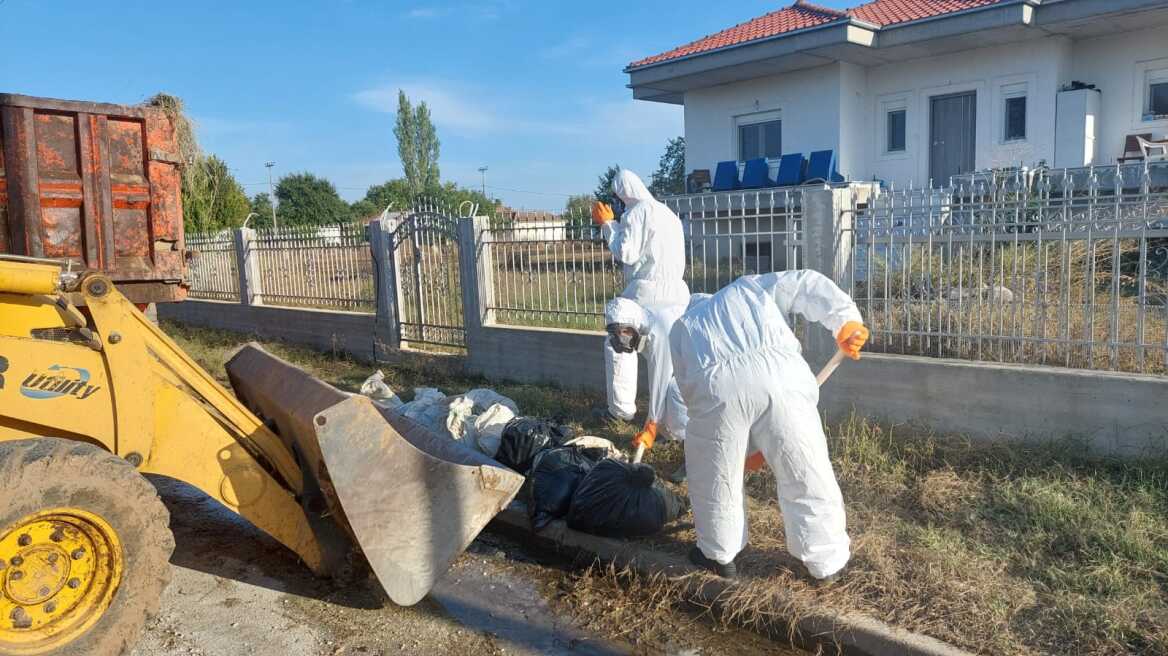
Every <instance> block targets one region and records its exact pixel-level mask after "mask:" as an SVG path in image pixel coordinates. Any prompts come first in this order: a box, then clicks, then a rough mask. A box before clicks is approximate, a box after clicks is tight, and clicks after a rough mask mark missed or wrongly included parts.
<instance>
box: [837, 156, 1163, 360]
mask: <svg viewBox="0 0 1168 656" xmlns="http://www.w3.org/2000/svg"><path fill="white" fill-rule="evenodd" d="M955 182H956V186H953V187H948V188H942V189H906V190H896V191H884V192H882V193H881V194H880V195H879V196H878V197H876V198H875V199H874V200H872V202H871V203H870V204H869V205H867V206H857V207H855V208H854V210H853V212H854V221H853V225H852V227H851V228H850V230H848V231H847V234H846V235H845V240H844V243H845V244H847V245H850V247H851V249H852V250H851V256H850V267H849V268H848V270H847V271H846V272H845V273H844V275H843V278H844V280H841V283H842V284H844V286H845V287H846V288H848V290H849V291H850V292H851V294H852V296H853V298H855V300H856V302H857V304H858V305H859V306H860V309H861V311H862V312H863V313H864V316H865V318H866V320H867V321H868V323H869V324H870V326H871V328H872V341H871V346H870V348H872V349H874V350H878V351H883V352H888V353H905V354H915V355H932V356H938V357H955V358H965V359H972V360H985V361H997V362H1015V363H1033V364H1054V365H1062V366H1068V367H1081V368H1091V369H1110V370H1115V371H1126V372H1141V373H1160V374H1163V373H1168V163H1165V164H1163V165H1159V164H1153V165H1139V166H1131V167H1118V168H1117V167H1106V168H1096V169H1075V170H1038V171H1013V172H1007V173H996V174H993V173H991V174H981V175H978V176H971V177H967V178H965V179H956V180H955ZM845 224H846V222H845Z"/></svg>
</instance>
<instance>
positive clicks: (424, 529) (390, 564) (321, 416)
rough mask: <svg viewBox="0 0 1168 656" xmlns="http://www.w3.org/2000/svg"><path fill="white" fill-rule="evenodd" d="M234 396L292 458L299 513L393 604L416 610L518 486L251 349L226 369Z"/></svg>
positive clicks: (495, 469) (409, 424)
mask: <svg viewBox="0 0 1168 656" xmlns="http://www.w3.org/2000/svg"><path fill="white" fill-rule="evenodd" d="M227 373H228V376H229V377H230V379H231V384H232V386H233V387H234V388H235V392H236V395H237V396H239V398H240V400H242V401H243V402H244V404H246V405H247V406H248V407H249V408H251V409H252V411H253V412H255V413H256V414H257V415H259V416H260V417H261V418H262V419H264V421H265V422H266V423H267V424H268V425H269V426H270V427H272V428H273V429H274V430H275V431H276V432H277V433H279V435H280V436H281V438H282V439H283V440H285V441H286V443H288V445H289V447H290V448H292V450H293V451H294V452H295V453H296V454H297V457H298V458H299V460H300V463H301V468H302V469H303V470H304V474H305V479H306V484H305V486H306V490H305V494H304V496H305V508H306V510H308V511H309V514H310V515H313V514H316V515H317V516H318V517H323V516H328V517H329V518H330V519H331V521H333V522H336V523H337V524H338V525H339V526H340V527H341V528H342V530H343V531H344V532H345V533H347V534H348V536H349V537H350V538H351V539H352V541H353V542H354V543H355V544H356V545H358V546H359V548H360V551H361V553H362V554H363V555H364V557H365V560H366V561H367V562H368V564H369V566H370V568H371V569H372V570H373V573H374V574H375V575H376V576H377V579H378V580H379V581H380V582H381V585H382V587H383V588H384V589H385V592H386V594H388V595H389V598H390V599H392V600H393V601H394V603H396V604H399V605H402V606H409V605H412V604H414V603H417V602H418V601H419V600H421V599H422V598H423V597H425V596H426V594H427V593H428V592H429V591H430V588H431V587H432V586H433V585H434V583H435V582H436V581H437V580H438V578H439V577H441V576H442V574H443V573H445V572H446V570H447V569H448V568H449V566H450V564H451V563H452V562H453V561H454V559H455V558H457V557H458V555H459V554H460V553H462V551H463V550H464V549H466V547H467V546H468V545H469V544H470V543H471V541H472V540H474V538H475V536H477V535H478V533H479V532H480V531H481V530H482V529H483V527H484V526H486V524H487V522H489V521H490V520H491V519H492V518H493V517H494V516H495V515H496V514H497V513H498V512H499V511H501V510H502V509H503V508H505V507H506V506H507V504H508V503H510V502H511V499H513V498H514V497H515V495H516V494H517V493H518V492H519V488H520V486H521V485H522V484H523V477H522V476H521V475H519V474H517V473H515V472H513V471H511V470H510V469H507V468H506V467H504V466H503V465H500V464H499V463H497V462H495V461H494V460H491V459H490V458H488V457H486V456H485V455H483V454H481V453H479V452H477V451H472V450H470V449H467V448H465V447H462V446H460V445H458V444H455V443H454V442H453V441H452V440H450V439H448V438H445V437H443V436H439V435H436V434H434V433H432V432H431V431H430V430H429V429H427V428H425V427H424V426H422V425H420V424H417V423H415V422H413V421H412V420H410V419H408V418H406V417H404V416H402V415H398V414H396V413H394V412H393V411H392V410H388V409H384V408H380V407H378V406H377V405H375V404H374V403H373V402H372V401H370V400H369V399H367V398H365V397H363V396H354V395H350V394H347V393H345V392H342V391H341V390H338V389H336V388H334V387H332V386H331V385H328V384H327V383H325V382H323V381H321V380H319V379H317V378H315V377H313V376H311V375H309V374H307V373H305V372H304V371H302V370H301V369H299V368H298V367H295V366H293V365H291V364H289V363H288V362H285V361H284V360H281V359H280V358H277V357H275V356H273V355H271V354H269V353H267V352H265V351H264V350H263V349H262V348H260V347H259V346H258V345H255V344H249V345H247V346H244V347H242V348H241V349H240V350H239V351H238V352H237V353H236V354H235V355H234V356H233V357H232V358H231V360H230V361H229V362H228V363H227Z"/></svg>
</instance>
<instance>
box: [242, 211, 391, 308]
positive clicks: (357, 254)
mask: <svg viewBox="0 0 1168 656" xmlns="http://www.w3.org/2000/svg"><path fill="white" fill-rule="evenodd" d="M251 248H252V250H253V252H254V254H255V256H256V263H257V264H256V266H257V270H258V274H259V281H260V283H259V289H260V290H261V293H262V295H263V299H264V302H265V303H267V304H269V305H288V306H299V307H314V308H331V309H337V310H352V311H357V312H374V311H375V310H376V290H375V279H374V274H373V257H372V253H371V252H370V250H369V241H368V238H367V236H366V234H365V226H364V225H362V224H343V225H333V226H296V227H287V228H280V229H279V230H267V231H256V235H255V239H254V240H253V241H252V244H251Z"/></svg>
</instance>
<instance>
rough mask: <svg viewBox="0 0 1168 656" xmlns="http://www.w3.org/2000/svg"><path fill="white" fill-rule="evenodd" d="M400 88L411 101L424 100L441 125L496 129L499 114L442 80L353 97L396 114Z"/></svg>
mask: <svg viewBox="0 0 1168 656" xmlns="http://www.w3.org/2000/svg"><path fill="white" fill-rule="evenodd" d="M398 89H401V90H402V91H405V92H406V95H407V96H409V98H410V101H411V102H419V101H425V102H426V104H427V105H428V106H429V107H430V115H431V116H432V117H433V119H434V124H435V125H436V126H438V127H439V128H447V129H449V130H452V131H454V132H458V133H461V134H469V135H474V134H475V133H483V132H490V131H493V130H495V129H497V126H498V123H499V117H497V116H495V115H494V114H492V113H491V112H490V111H489V110H487V109H484V108H483V105H482V103H481V99H479V98H475V97H474V96H472V95H470V94H467V93H465V92H462V91H459V90H456V89H455V88H454V87H453V86H450V85H447V84H444V83H441V82H406V83H402V84H400V85H395V84H389V85H383V86H378V87H373V88H369V89H365V90H363V91H358V92H357V93H356V94H354V95H353V99H354V100H356V101H357V102H358V103H360V104H362V105H364V106H366V107H368V108H369V109H373V110H376V111H379V112H385V113H387V114H396V113H397V92H398Z"/></svg>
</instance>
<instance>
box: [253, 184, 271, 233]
mask: <svg viewBox="0 0 1168 656" xmlns="http://www.w3.org/2000/svg"><path fill="white" fill-rule="evenodd" d="M251 211H252V212H254V213H255V216H253V217H251V222H250V223H248V224H247V225H248V227H250V228H270V227H272V197H271V196H269V195H268V192H266V191H264V192H261V193H258V194H256V195H255V197H254V198H252V199H251Z"/></svg>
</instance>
